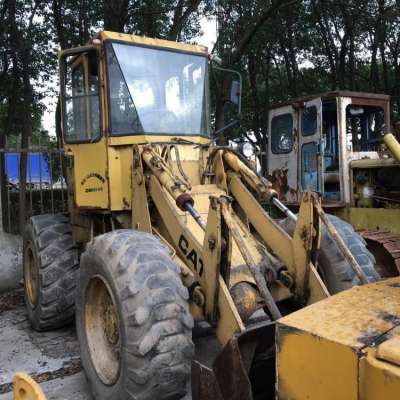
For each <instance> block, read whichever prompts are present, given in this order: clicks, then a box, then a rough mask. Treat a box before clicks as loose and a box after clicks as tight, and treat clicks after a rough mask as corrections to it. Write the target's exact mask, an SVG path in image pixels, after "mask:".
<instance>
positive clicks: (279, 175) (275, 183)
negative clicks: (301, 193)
mask: <svg viewBox="0 0 400 400" xmlns="http://www.w3.org/2000/svg"><path fill="white" fill-rule="evenodd" d="M268 179H269V181H270V182H271V183H272V188H273V189H274V190H275V191H276V192H277V193H278V197H279V199H280V200H282V201H298V192H297V190H295V189H293V188H291V187H289V184H288V168H278V169H275V170H273V171H272V175H269V176H268ZM288 194H289V196H287V195H288Z"/></svg>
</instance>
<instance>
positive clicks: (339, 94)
mask: <svg viewBox="0 0 400 400" xmlns="http://www.w3.org/2000/svg"><path fill="white" fill-rule="evenodd" d="M389 131H390V96H387V95H382V94H373V93H361V92H349V91H335V92H327V93H322V94H317V95H313V96H307V97H303V98H299V99H294V100H292V101H290V102H286V103H281V104H274V105H272V106H271V109H270V112H269V132H270V134H271V140H270V141H269V144H268V151H267V153H268V171H267V175H268V177H269V179H270V181H271V182H272V185H273V187H274V189H275V190H276V191H277V192H278V196H279V199H280V200H281V201H283V202H284V203H285V204H286V205H287V206H288V207H290V208H292V209H294V210H295V209H296V208H297V207H298V204H299V202H300V198H301V193H302V192H304V191H306V190H307V189H308V188H311V190H313V191H316V192H319V193H320V194H321V197H322V206H323V207H324V208H325V209H326V210H329V213H332V214H335V215H337V216H338V217H340V218H341V219H344V220H345V221H347V222H349V223H350V224H351V225H352V226H353V227H354V228H355V229H356V230H357V231H359V232H360V234H361V235H362V236H363V238H364V239H365V240H366V241H367V243H368V249H369V250H370V251H371V252H372V253H373V255H374V256H375V259H376V263H377V270H378V271H379V272H380V274H381V276H391V275H394V274H396V273H398V272H399V271H400V197H399V193H400V154H399V150H398V147H399V146H398V144H396V142H397V140H398V139H399V137H398V138H397V140H396V138H395V137H394V136H393V135H392V134H388V135H386V136H385V134H386V133H387V132H389Z"/></svg>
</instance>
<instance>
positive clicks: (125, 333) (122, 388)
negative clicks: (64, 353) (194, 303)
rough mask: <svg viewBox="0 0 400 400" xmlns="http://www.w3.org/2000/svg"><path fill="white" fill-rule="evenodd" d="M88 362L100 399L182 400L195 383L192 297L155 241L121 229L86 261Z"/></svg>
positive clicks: (81, 317)
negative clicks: (190, 300) (191, 312)
mask: <svg viewBox="0 0 400 400" xmlns="http://www.w3.org/2000/svg"><path fill="white" fill-rule="evenodd" d="M76 302H77V313H76V317H77V332H78V339H79V344H80V349H81V359H82V364H83V366H84V369H85V372H86V375H87V377H88V380H89V384H90V386H91V389H92V392H93V395H94V398H95V399H98V400H106V399H121V400H122V399H124V400H150V399H160V400H162V399H180V398H182V397H183V396H184V395H185V394H186V390H187V388H188V386H189V383H190V373H191V360H192V356H193V348H194V346H193V343H192V339H191V336H192V327H193V318H192V316H191V314H190V312H189V307H188V291H187V289H186V288H185V287H184V286H183V284H182V281H181V279H180V270H179V268H178V267H177V266H176V265H175V263H174V262H173V261H172V259H171V257H170V255H169V252H168V249H167V248H166V247H165V246H164V245H163V244H162V243H161V242H160V241H159V240H158V239H156V238H155V237H154V236H152V235H149V234H147V233H143V232H138V231H132V230H116V231H113V232H110V233H106V234H104V235H101V236H98V237H96V238H95V239H94V241H93V242H92V243H90V244H89V245H88V247H87V249H86V251H85V253H84V254H83V256H82V258H81V269H80V279H79V285H78V296H77V300H76Z"/></svg>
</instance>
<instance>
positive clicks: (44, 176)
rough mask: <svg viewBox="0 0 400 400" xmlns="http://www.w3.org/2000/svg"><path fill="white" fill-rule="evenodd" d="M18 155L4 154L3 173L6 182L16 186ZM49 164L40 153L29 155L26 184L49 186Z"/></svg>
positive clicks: (17, 180)
mask: <svg viewBox="0 0 400 400" xmlns="http://www.w3.org/2000/svg"><path fill="white" fill-rule="evenodd" d="M20 157H21V154H20V153H6V154H5V170H6V171H5V172H6V174H7V177H8V181H9V182H11V183H13V184H15V185H18V183H19V160H20ZM50 176H51V175H50V164H49V161H48V159H47V158H45V157H44V156H43V154H42V153H29V154H28V160H27V168H26V182H28V183H33V184H34V183H40V181H42V183H47V184H50Z"/></svg>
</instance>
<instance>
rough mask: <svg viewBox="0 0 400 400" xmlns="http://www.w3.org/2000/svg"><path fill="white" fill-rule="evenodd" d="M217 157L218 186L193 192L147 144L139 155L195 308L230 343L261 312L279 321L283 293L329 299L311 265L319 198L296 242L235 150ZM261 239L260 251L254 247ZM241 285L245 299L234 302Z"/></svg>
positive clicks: (306, 206)
mask: <svg viewBox="0 0 400 400" xmlns="http://www.w3.org/2000/svg"><path fill="white" fill-rule="evenodd" d="M211 157H212V158H213V163H212V169H211V170H210V168H209V172H213V173H214V174H215V175H216V176H217V179H218V181H217V184H215V183H214V184H213V183H211V184H208V185H200V186H194V187H193V188H192V187H189V186H188V185H187V183H185V182H184V181H183V180H182V179H180V178H179V177H178V176H176V175H175V174H174V173H173V171H172V169H171V168H170V166H169V165H168V163H166V162H165V161H164V160H163V158H162V157H161V156H160V155H159V153H158V152H157V151H155V150H154V148H153V147H151V146H146V147H145V148H144V149H143V151H142V153H141V159H142V162H143V165H144V166H145V169H146V171H147V172H145V173H144V175H146V174H147V175H148V179H147V182H148V185H147V190H148V195H149V196H150V198H151V199H152V201H153V203H154V206H155V208H156V210H157V212H158V215H159V218H158V221H159V226H158V227H157V229H158V230H159V232H161V234H162V235H163V237H164V239H165V240H167V242H169V244H170V245H171V246H172V247H173V248H174V250H175V251H176V254H177V256H178V257H179V259H180V260H181V261H183V263H184V264H185V266H186V267H188V268H189V269H190V271H191V272H192V274H193V275H194V283H193V284H192V287H191V290H194V288H195V289H196V294H197V295H196V296H195V299H196V303H197V306H199V307H200V308H201V309H202V310H203V312H204V316H205V318H206V319H207V320H208V321H209V322H210V323H211V324H212V325H214V326H215V330H216V334H217V337H218V339H219V341H220V343H221V344H223V345H225V344H226V343H227V342H228V341H229V340H230V339H231V338H232V337H234V336H235V335H236V334H239V333H243V332H244V331H245V330H246V319H247V318H248V317H249V316H250V315H251V314H253V312H254V311H256V309H258V308H264V309H265V310H266V312H267V315H268V316H269V318H270V319H272V320H276V319H278V318H279V317H280V312H279V309H278V307H277V305H276V302H277V301H279V300H280V299H282V298H279V296H278V295H277V293H282V292H285V291H286V295H285V296H286V297H290V296H293V297H294V299H295V300H296V301H298V302H300V303H301V304H310V303H313V302H315V301H318V300H321V299H323V298H325V297H327V296H328V295H329V294H328V291H327V289H326V287H325V285H324V283H323V282H322V280H321V279H320V277H319V275H318V273H317V271H316V268H315V266H314V264H313V261H314V260H313V259H312V255H313V254H315V253H316V250H317V249H318V246H319V237H320V224H319V218H318V215H317V213H316V211H315V207H316V203H317V202H318V201H319V200H318V198H317V196H316V195H314V194H312V193H308V194H307V195H305V196H304V198H303V201H302V204H301V207H300V213H299V217H298V221H297V225H296V229H295V233H294V235H293V237H290V236H289V235H288V234H287V233H286V232H285V231H283V229H282V228H281V227H280V226H279V224H278V223H277V222H276V221H274V220H273V219H272V218H271V217H269V215H268V214H267V213H266V212H265V210H264V209H263V208H262V206H261V205H260V203H259V201H258V200H257V199H256V197H255V196H254V195H253V194H252V193H251V192H250V190H251V191H252V192H253V193H254V192H255V193H256V194H258V195H259V197H260V198H262V199H267V200H268V201H271V200H272V199H273V198H274V197H275V196H276V194H275V192H274V190H273V189H272V188H271V185H270V184H269V182H268V181H266V180H264V179H261V178H260V177H259V176H258V175H257V174H256V173H255V172H254V171H253V170H252V169H250V168H249V167H248V166H247V165H246V164H245V163H244V162H243V161H242V160H241V159H240V158H239V156H238V155H236V154H235V153H234V152H232V151H227V150H224V149H221V150H220V149H218V148H216V149H213V150H212V151H211V152H210V157H209V160H210V158H211ZM140 165H141V164H140V163H139V164H138V165H137V166H139V167H140ZM137 175H138V176H142V173H141V172H138V173H137ZM133 179H135V177H133ZM218 183H219V184H218ZM141 190H142V189H141ZM232 203H233V204H236V206H239V207H240V208H241V209H242V210H243V212H244V215H246V216H247V218H248V222H249V223H250V225H249V224H246V223H243V220H241V218H239V216H238V215H236V213H235V211H234V207H232ZM143 211H144V212H146V210H143ZM147 212H148V211H147ZM138 214H141V212H138ZM188 214H189V215H188ZM191 217H192V218H191ZM256 233H257V236H255V234H256ZM260 241H261V242H262V243H261V244H262V247H263V249H262V251H261V250H260V246H257V245H255V243H260ZM265 270H267V271H272V276H273V277H272V278H271V279H269V280H268V278H267V279H266V275H265ZM239 286H240V290H241V295H240V296H235V295H234V293H235V291H236V290H237V291H239V289H238V288H239ZM234 288H235V289H234ZM243 298H245V300H244V301H243ZM283 298H284V297H283Z"/></svg>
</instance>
